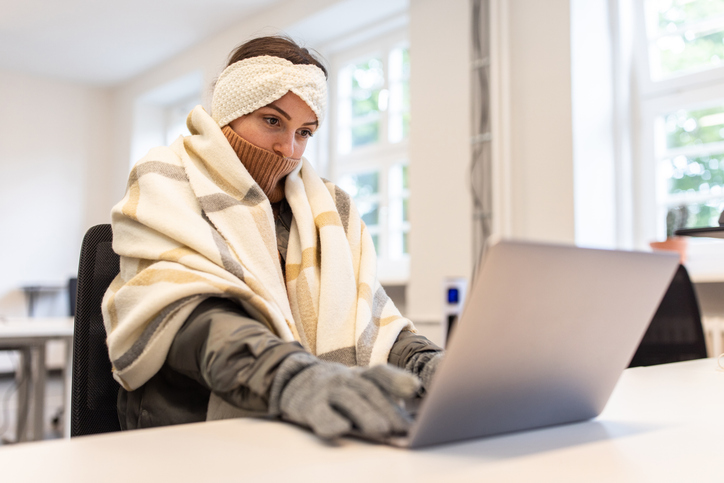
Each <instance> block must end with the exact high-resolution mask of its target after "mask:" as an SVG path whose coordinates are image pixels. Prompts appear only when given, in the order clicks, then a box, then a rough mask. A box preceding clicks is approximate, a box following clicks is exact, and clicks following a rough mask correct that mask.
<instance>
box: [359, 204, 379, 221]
mask: <svg viewBox="0 0 724 483" xmlns="http://www.w3.org/2000/svg"><path fill="white" fill-rule="evenodd" d="M357 209H358V210H359V214H360V216H361V217H362V221H364V222H365V225H367V226H375V225H377V224H379V222H380V205H379V204H378V203H375V202H370V201H360V202H359V203H357Z"/></svg>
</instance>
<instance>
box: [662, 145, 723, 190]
mask: <svg viewBox="0 0 724 483" xmlns="http://www.w3.org/2000/svg"><path fill="white" fill-rule="evenodd" d="M662 172H663V174H664V176H665V177H667V178H668V180H669V184H668V192H669V194H678V193H686V192H692V191H700V192H707V193H708V192H710V191H711V192H712V194H715V195H720V194H724V193H722V191H723V190H722V188H723V187H724V155H723V154H718V155H715V156H701V157H687V156H683V155H681V156H676V157H674V158H667V159H664V160H663V162H662Z"/></svg>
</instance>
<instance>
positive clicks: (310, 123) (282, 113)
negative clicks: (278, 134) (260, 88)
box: [267, 104, 319, 126]
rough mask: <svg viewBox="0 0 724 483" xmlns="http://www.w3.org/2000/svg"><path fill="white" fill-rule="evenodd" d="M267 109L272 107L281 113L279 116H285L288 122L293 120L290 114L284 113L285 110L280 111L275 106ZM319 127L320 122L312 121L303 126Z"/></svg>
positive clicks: (271, 105) (270, 105)
mask: <svg viewBox="0 0 724 483" xmlns="http://www.w3.org/2000/svg"><path fill="white" fill-rule="evenodd" d="M267 107H271V108H272V109H274V110H275V111H277V112H279V114H281V115H282V116H284V117H285V118H286V119H287V121H291V120H292V116H290V115H289V114H287V113H286V112H284V110H282V109H280V108H279V107H277V106H275V105H274V104H269V105H268V106H267ZM317 125H319V121H310V122H305V123H304V124H302V126H317Z"/></svg>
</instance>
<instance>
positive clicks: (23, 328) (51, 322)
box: [0, 317, 73, 342]
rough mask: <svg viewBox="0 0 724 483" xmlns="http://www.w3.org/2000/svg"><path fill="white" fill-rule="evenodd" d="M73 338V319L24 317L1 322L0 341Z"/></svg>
mask: <svg viewBox="0 0 724 483" xmlns="http://www.w3.org/2000/svg"><path fill="white" fill-rule="evenodd" d="M68 337H73V317H23V318H8V319H2V320H0V341H2V342H10V341H12V340H14V339H23V340H25V339H33V338H37V339H62V338H68Z"/></svg>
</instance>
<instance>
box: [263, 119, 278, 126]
mask: <svg viewBox="0 0 724 483" xmlns="http://www.w3.org/2000/svg"><path fill="white" fill-rule="evenodd" d="M264 121H265V122H266V123H267V124H269V125H270V126H278V125H279V119H278V118H276V117H265V118H264Z"/></svg>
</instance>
